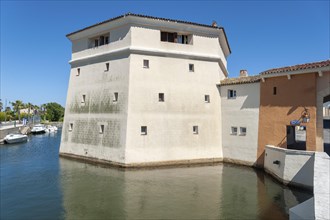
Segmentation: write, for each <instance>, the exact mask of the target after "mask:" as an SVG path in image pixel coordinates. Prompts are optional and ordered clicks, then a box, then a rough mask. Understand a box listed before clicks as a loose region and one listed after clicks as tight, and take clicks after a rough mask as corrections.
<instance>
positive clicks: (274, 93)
mask: <svg viewBox="0 0 330 220" xmlns="http://www.w3.org/2000/svg"><path fill="white" fill-rule="evenodd" d="M276 93H277V88H276V87H274V88H273V95H276Z"/></svg>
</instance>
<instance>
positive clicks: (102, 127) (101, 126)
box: [99, 125, 104, 134]
mask: <svg viewBox="0 0 330 220" xmlns="http://www.w3.org/2000/svg"><path fill="white" fill-rule="evenodd" d="M99 133H100V134H103V133H104V125H100V131H99Z"/></svg>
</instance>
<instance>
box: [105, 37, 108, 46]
mask: <svg viewBox="0 0 330 220" xmlns="http://www.w3.org/2000/svg"><path fill="white" fill-rule="evenodd" d="M105 44H109V37H108V36H106V37H105Z"/></svg>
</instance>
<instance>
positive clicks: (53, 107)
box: [44, 102, 64, 121]
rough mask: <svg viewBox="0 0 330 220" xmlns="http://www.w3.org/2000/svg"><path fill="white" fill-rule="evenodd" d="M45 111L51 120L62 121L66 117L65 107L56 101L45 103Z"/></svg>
mask: <svg viewBox="0 0 330 220" xmlns="http://www.w3.org/2000/svg"><path fill="white" fill-rule="evenodd" d="M44 111H45V115H46V118H47V119H48V120H50V121H60V119H61V118H63V117H64V108H63V107H62V106H61V105H60V104H58V103H56V102H50V103H47V104H45V110H44Z"/></svg>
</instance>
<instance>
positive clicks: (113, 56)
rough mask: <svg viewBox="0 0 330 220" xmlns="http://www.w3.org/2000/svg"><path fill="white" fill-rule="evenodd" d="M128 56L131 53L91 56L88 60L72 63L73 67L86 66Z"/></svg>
mask: <svg viewBox="0 0 330 220" xmlns="http://www.w3.org/2000/svg"><path fill="white" fill-rule="evenodd" d="M128 57H129V55H128V54H125V53H123V54H107V55H105V56H102V57H96V58H90V59H88V60H83V61H80V62H75V63H72V64H71V68H77V67H84V66H88V65H91V64H97V63H102V62H107V61H109V60H111V61H116V60H121V59H124V58H128Z"/></svg>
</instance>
